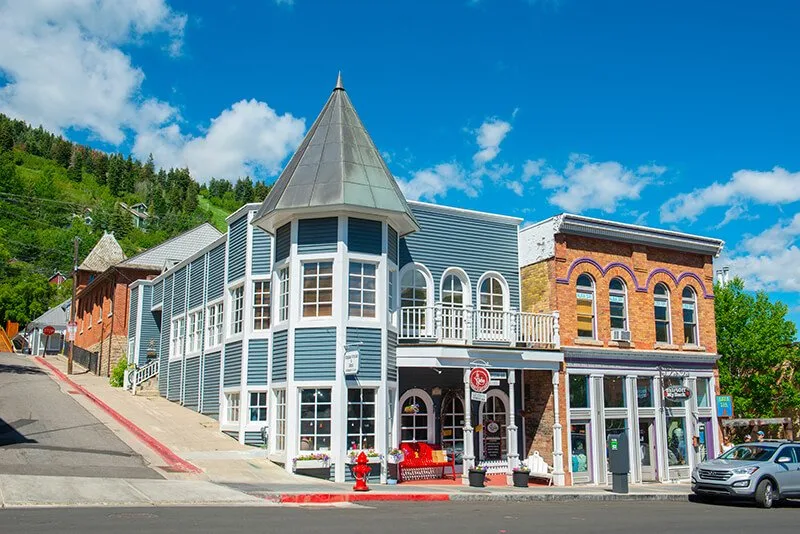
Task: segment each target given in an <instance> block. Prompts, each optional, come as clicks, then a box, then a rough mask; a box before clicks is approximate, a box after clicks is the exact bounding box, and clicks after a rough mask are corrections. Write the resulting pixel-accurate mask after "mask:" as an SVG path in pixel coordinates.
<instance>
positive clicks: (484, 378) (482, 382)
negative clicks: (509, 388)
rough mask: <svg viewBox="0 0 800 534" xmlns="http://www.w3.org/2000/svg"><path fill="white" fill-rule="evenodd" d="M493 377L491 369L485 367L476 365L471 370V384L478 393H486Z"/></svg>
mask: <svg viewBox="0 0 800 534" xmlns="http://www.w3.org/2000/svg"><path fill="white" fill-rule="evenodd" d="M491 379H492V378H491V376H490V375H489V371H487V370H486V369H485V368H483V367H474V368H473V369H472V370H471V371H470V372H469V386H470V388H472V391H477V392H478V393H485V392H486V391H487V390H488V389H489V382H490V381H491Z"/></svg>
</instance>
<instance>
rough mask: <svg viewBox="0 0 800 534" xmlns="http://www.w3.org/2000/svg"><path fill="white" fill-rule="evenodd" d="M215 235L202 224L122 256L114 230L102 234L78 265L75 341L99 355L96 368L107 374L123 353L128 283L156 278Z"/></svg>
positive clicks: (216, 236)
mask: <svg viewBox="0 0 800 534" xmlns="http://www.w3.org/2000/svg"><path fill="white" fill-rule="evenodd" d="M220 235H222V234H220V233H219V232H218V231H217V230H216V229H215V228H214V227H213V226H211V225H210V224H203V225H201V226H198V227H197V228H194V229H192V230H190V231H188V232H185V233H183V234H181V235H179V236H177V237H174V238H172V239H169V240H167V241H165V242H164V243H162V244H161V245H158V246H156V247H153V248H152V249H149V250H147V251H145V252H142V253H141V254H138V255H136V256H133V257H132V258H126V257H125V253H124V252H123V251H122V248H121V247H120V246H119V243H117V240H116V239H115V238H114V235H113V234H108V233H106V234H105V235H103V237H102V238H101V239H100V241H98V243H97V245H95V247H94V248H93V249H92V251H91V252H90V253H89V255H88V256H87V257H86V259H85V260H84V261H83V263H81V264H80V265H79V267H78V276H77V278H78V285H77V295H76V300H75V302H76V317H75V320H76V322H77V323H78V330H77V333H76V337H75V344H76V345H77V346H78V347H81V348H84V349H86V350H88V351H91V352H97V353H98V356H99V363H98V369H99V373H100V374H101V375H103V376H108V375H110V374H111V369H112V368H113V367H114V365H116V363H117V361H118V360H119V359H120V358H121V357H124V356H126V355H127V354H128V352H129V351H128V350H127V345H128V341H127V335H128V320H129V317H128V310H129V308H130V302H129V298H130V291H129V288H128V286H129V285H130V284H131V283H133V282H135V281H136V280H149V279H152V278H155V277H156V276H158V275H159V274H161V273H162V272H164V271H166V270H167V269H169V268H170V267H172V266H173V265H175V264H177V263H179V262H180V261H182V260H183V259H185V258H187V257H188V256H191V255H192V254H193V253H195V252H196V251H197V250H200V249H202V248H203V247H204V246H206V245H208V244H209V243H211V242H213V241H214V240H215V239H217V238H219V237H220Z"/></svg>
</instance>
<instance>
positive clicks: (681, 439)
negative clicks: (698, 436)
mask: <svg viewBox="0 0 800 534" xmlns="http://www.w3.org/2000/svg"><path fill="white" fill-rule="evenodd" d="M667 457H668V459H669V465H670V466H678V465H687V464H688V462H689V460H688V459H687V458H686V419H685V418H683V417H667Z"/></svg>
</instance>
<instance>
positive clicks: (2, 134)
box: [0, 121, 14, 152]
mask: <svg viewBox="0 0 800 534" xmlns="http://www.w3.org/2000/svg"><path fill="white" fill-rule="evenodd" d="M13 148H14V137H13V136H12V135H11V127H10V126H9V125H8V123H7V122H6V121H2V122H0V152H1V151H3V150H8V151H10V150H11V149H13Z"/></svg>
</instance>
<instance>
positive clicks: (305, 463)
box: [294, 460, 331, 480]
mask: <svg viewBox="0 0 800 534" xmlns="http://www.w3.org/2000/svg"><path fill="white" fill-rule="evenodd" d="M294 472H295V474H296V475H303V476H306V477H313V478H321V479H323V480H329V479H330V478H331V466H330V463H329V462H323V461H321V460H298V461H296V462H295V464H294Z"/></svg>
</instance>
